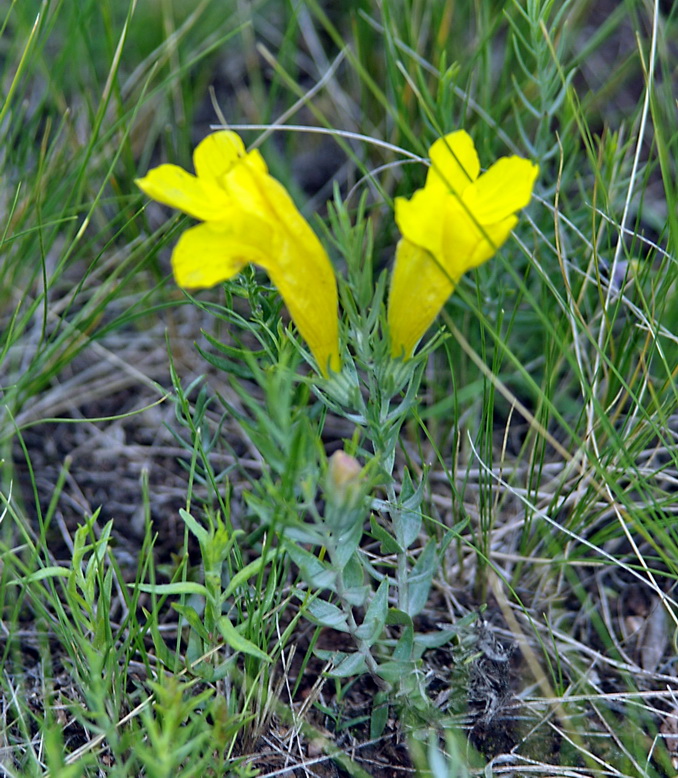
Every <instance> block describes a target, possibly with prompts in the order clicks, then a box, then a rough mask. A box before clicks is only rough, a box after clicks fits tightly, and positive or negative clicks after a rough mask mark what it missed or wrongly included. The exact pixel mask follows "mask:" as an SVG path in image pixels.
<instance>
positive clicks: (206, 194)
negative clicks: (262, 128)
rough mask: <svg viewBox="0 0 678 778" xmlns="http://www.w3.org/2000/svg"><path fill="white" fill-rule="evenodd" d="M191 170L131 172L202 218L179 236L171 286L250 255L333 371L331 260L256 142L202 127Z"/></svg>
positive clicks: (205, 282) (197, 280) (231, 268)
mask: <svg viewBox="0 0 678 778" xmlns="http://www.w3.org/2000/svg"><path fill="white" fill-rule="evenodd" d="M193 163H194V165H195V172H196V175H192V174H191V173H188V172H187V171H185V170H183V169H182V168H180V167H178V166H177V165H170V164H165V165H160V166H159V167H157V168H154V169H153V170H150V171H149V172H148V173H147V174H146V175H145V176H144V177H143V178H139V179H137V181H136V183H137V185H138V186H139V187H140V189H141V190H142V191H143V192H144V193H145V194H147V195H148V196H149V197H152V198H153V199H154V200H157V201H158V202H161V203H164V204H165V205H169V206H171V207H173V208H178V209H179V210H181V211H183V212H184V213H187V214H188V215H189V216H193V217H194V218H196V219H200V220H201V221H202V222H203V224H199V225H198V226H197V227H191V228H190V229H188V230H186V232H184V233H183V235H182V236H181V237H180V238H179V242H178V243H177V245H176V246H175V247H174V251H173V253H172V268H173V270H174V276H175V278H176V280H177V283H178V284H179V286H182V287H185V288H187V289H198V288H206V287H210V286H214V285H215V284H218V283H220V282H221V281H226V280H228V279H229V278H232V277H233V276H235V275H236V274H237V273H239V272H240V271H241V270H242V269H243V267H245V265H247V264H248V263H250V262H252V263H253V264H255V265H259V266H260V267H262V268H264V270H266V272H267V273H268V275H269V277H270V279H271V281H272V282H273V283H274V285H275V286H276V288H277V289H278V291H279V292H280V295H281V296H282V298H283V300H284V301H285V304H286V305H287V308H288V309H289V312H290V315H291V316H292V319H293V321H294V323H295V324H296V325H297V327H298V329H299V332H300V333H301V335H302V336H303V337H304V338H305V340H306V342H307V343H308V345H309V347H310V349H311V352H312V353H313V356H314V357H315V359H316V361H317V363H318V368H319V370H320V372H321V373H322V374H323V375H324V376H327V375H328V371H329V370H333V371H339V370H340V369H341V361H340V358H339V336H338V331H339V323H338V319H337V284H336V279H335V277H334V271H333V269H332V264H331V262H330V260H329V257H328V256H327V253H326V252H325V249H324V248H323V247H322V245H321V243H320V241H319V240H318V238H317V236H316V235H315V233H314V232H313V230H312V229H311V227H310V226H309V224H308V222H307V221H306V220H305V219H304V217H303V216H302V215H301V214H300V213H299V211H298V210H297V208H296V206H295V204H294V202H293V201H292V198H291V197H290V195H289V194H288V192H287V190H286V189H285V188H284V187H283V185H282V184H280V183H279V182H278V181H276V180H275V179H274V178H273V177H272V176H271V175H269V173H268V168H267V167H266V162H264V159H263V157H262V156H261V154H260V153H259V151H258V150H256V149H255V150H253V151H249V152H248V151H246V150H245V145H244V144H243V142H242V140H241V139H240V137H239V136H238V135H236V134H235V133H234V132H231V131H229V130H222V131H219V132H215V133H212V134H211V135H208V136H207V137H206V138H205V139H204V140H203V141H202V142H201V143H199V144H198V146H197V147H196V149H195V152H194V154H193Z"/></svg>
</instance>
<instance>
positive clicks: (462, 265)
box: [388, 130, 539, 358]
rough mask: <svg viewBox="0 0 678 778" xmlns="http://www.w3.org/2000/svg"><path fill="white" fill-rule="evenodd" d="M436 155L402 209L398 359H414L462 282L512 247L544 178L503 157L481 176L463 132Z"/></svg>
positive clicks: (395, 302)
mask: <svg viewBox="0 0 678 778" xmlns="http://www.w3.org/2000/svg"><path fill="white" fill-rule="evenodd" d="M429 153H430V156H431V167H430V168H429V171H428V176H427V178H426V184H425V186H424V187H423V189H419V190H418V191H417V192H415V193H414V196H413V197H412V198H411V199H410V200H406V199H405V198H403V197H398V198H397V199H396V202H395V218H396V222H397V223H398V227H399V228H400V231H401V233H402V235H403V237H402V239H401V240H400V242H399V243H398V246H397V248H396V259H395V267H394V270H393V277H392V279H391V291H390V293H389V303H388V324H389V331H390V334H391V353H392V355H393V356H394V357H398V356H402V357H405V358H408V357H410V356H411V355H412V352H413V351H414V347H415V346H416V345H417V343H418V341H419V339H420V338H421V337H422V336H423V335H424V333H425V332H426V330H427V329H428V328H429V326H430V325H431V324H432V322H433V320H434V319H435V318H436V316H437V315H438V313H439V312H440V309H441V308H442V307H443V305H444V304H445V301H446V300H447V298H448V297H449V296H450V294H451V293H452V292H453V291H454V288H455V286H456V285H457V283H458V282H459V279H460V278H461V277H462V275H463V274H464V273H465V272H466V271H467V270H471V268H474V267H478V265H481V264H482V263H483V262H485V261H487V260H488V259H490V257H492V256H493V254H494V253H495V252H496V251H497V250H498V249H499V247H500V246H501V245H502V244H503V243H504V241H506V239H507V238H508V236H509V233H510V232H511V230H512V229H513V228H514V227H515V225H516V223H517V221H518V217H517V216H515V212H516V211H518V210H520V209H521V208H523V207H525V206H526V205H527V204H528V202H529V201H530V197H531V196H532V187H533V186H534V182H535V179H536V177H537V173H538V172H539V167H538V166H537V165H534V164H532V163H531V162H528V160H526V159H521V158H520V157H502V158H501V159H500V160H498V161H497V162H495V163H494V165H492V167H490V169H489V170H488V171H487V172H486V173H483V175H479V174H480V162H479V160H478V154H477V153H476V149H475V146H474V145H473V140H472V139H471V137H470V135H469V134H468V133H466V132H464V131H463V130H460V131H458V132H453V133H451V134H449V135H446V136H445V137H444V138H439V139H438V140H437V141H436V142H435V143H434V144H433V146H431V149H430V152H429Z"/></svg>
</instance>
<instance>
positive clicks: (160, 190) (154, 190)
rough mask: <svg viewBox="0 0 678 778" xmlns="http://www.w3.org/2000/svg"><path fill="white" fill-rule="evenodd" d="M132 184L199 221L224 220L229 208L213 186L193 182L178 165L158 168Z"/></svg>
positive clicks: (206, 182)
mask: <svg viewBox="0 0 678 778" xmlns="http://www.w3.org/2000/svg"><path fill="white" fill-rule="evenodd" d="M135 183H136V185H137V186H138V187H139V188H140V189H141V191H142V192H144V193H145V194H147V195H148V196H149V197H151V198H152V199H153V200H157V201H158V202H159V203H164V204H165V205H169V206H171V207H172V208H178V209H179V210H180V211H183V212H184V213H187V214H188V215H189V216H193V217H195V218H196V219H201V220H202V221H212V220H219V219H224V218H226V217H227V216H228V213H229V210H230V209H231V208H232V201H231V199H230V198H229V197H228V195H227V194H226V192H225V191H224V190H223V189H222V188H221V187H219V186H217V184H216V183H214V182H213V181H210V180H209V179H204V180H203V179H200V178H196V177H195V176H193V175H191V174H190V173H187V172H186V171H185V170H183V168H180V167H177V165H160V166H159V167H156V168H153V170H149V171H148V173H147V174H146V175H145V176H144V177H143V178H137V179H136V181H135Z"/></svg>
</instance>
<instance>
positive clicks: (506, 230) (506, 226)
mask: <svg viewBox="0 0 678 778" xmlns="http://www.w3.org/2000/svg"><path fill="white" fill-rule="evenodd" d="M517 223H518V217H517V216H507V217H506V219H503V220H502V221H500V222H497V223H496V224H485V225H483V230H482V237H481V238H480V240H479V241H478V243H477V244H476V246H475V247H474V249H473V251H472V252H471V254H470V255H469V256H468V257H467V260H466V266H465V268H464V270H463V272H464V273H466V272H467V271H468V270H471V269H473V268H474V267H478V265H482V264H483V262H487V260H488V259H491V258H492V257H493V256H494V255H495V254H496V253H497V251H498V250H499V249H500V248H501V247H502V246H503V245H504V243H505V242H506V240H507V238H508V236H509V235H510V234H511V230H512V229H513V228H514V227H515V226H516V224H517Z"/></svg>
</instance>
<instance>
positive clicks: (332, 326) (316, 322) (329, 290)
mask: <svg viewBox="0 0 678 778" xmlns="http://www.w3.org/2000/svg"><path fill="white" fill-rule="evenodd" d="M309 230H310V228H309ZM313 237H314V238H315V235H314V236H313ZM316 242H317V243H316V247H315V249H314V250H312V251H308V250H306V249H305V248H304V246H303V244H302V243H300V242H298V241H294V240H291V239H287V240H285V241H284V243H283V245H282V246H281V248H280V250H279V251H278V252H276V255H275V257H273V258H271V261H270V262H269V264H268V268H267V270H268V275H269V276H270V278H271V281H272V282H273V284H274V285H275V287H276V289H277V290H278V291H279V292H280V296H281V297H282V298H283V300H284V302H285V305H286V306H287V310H288V311H289V312H290V316H291V317H292V320H293V321H294V323H295V325H296V327H297V329H298V330H299V333H300V335H301V336H302V337H303V338H304V340H305V341H306V342H307V343H308V346H309V348H310V349H311V353H312V354H313V356H314V357H315V360H316V362H317V363H318V368H319V370H320V372H321V373H322V374H323V375H324V376H327V375H328V367H329V369H330V370H334V371H335V372H338V371H339V370H341V359H340V357H339V320H338V318H337V305H338V300H337V282H336V279H335V276H334V270H333V269H332V264H331V263H330V260H329V257H328V256H327V254H326V253H325V250H324V249H323V248H322V246H321V244H320V242H319V241H317V238H316Z"/></svg>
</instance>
